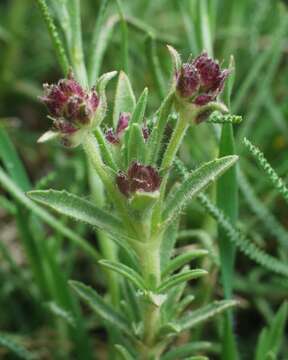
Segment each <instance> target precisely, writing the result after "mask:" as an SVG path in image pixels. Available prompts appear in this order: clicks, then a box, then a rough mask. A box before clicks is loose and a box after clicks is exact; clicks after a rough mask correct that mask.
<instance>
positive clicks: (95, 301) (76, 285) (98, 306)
mask: <svg viewBox="0 0 288 360" xmlns="http://www.w3.org/2000/svg"><path fill="white" fill-rule="evenodd" d="M69 284H70V285H71V287H72V288H73V290H75V292H76V293H77V295H79V297H80V298H81V299H82V300H84V301H85V302H86V304H88V305H89V306H90V307H91V308H92V309H93V310H94V311H95V312H96V313H97V314H98V316H99V317H100V318H101V319H103V320H105V321H107V322H109V323H110V324H111V325H112V326H116V327H117V328H118V329H119V330H121V331H123V332H124V333H126V334H130V329H129V325H128V323H127V322H126V320H125V318H123V317H122V316H121V315H120V314H119V313H117V312H116V311H115V310H113V309H112V307H110V306H109V305H108V304H106V303H105V301H104V300H103V299H102V298H101V296H99V295H98V294H97V292H96V291H95V290H93V289H92V288H91V287H89V286H86V285H84V284H82V283H80V282H78V281H69Z"/></svg>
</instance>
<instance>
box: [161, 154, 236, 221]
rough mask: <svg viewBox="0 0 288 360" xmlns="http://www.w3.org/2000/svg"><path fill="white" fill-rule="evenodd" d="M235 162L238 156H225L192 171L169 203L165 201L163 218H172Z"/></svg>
mask: <svg viewBox="0 0 288 360" xmlns="http://www.w3.org/2000/svg"><path fill="white" fill-rule="evenodd" d="M237 160H238V156H225V157H222V158H220V159H216V160H213V161H210V162H208V163H206V164H204V165H203V166H201V167H200V168H199V169H197V170H195V171H193V172H192V173H191V174H190V175H188V176H187V178H186V179H185V180H184V182H183V184H182V185H181V186H180V187H179V188H178V189H177V190H176V192H175V194H174V196H172V197H170V198H169V201H167V204H166V207H165V210H164V212H163V218H164V219H171V218H173V217H174V216H175V215H176V214H178V213H179V211H180V210H181V209H182V208H183V207H184V206H185V205H186V203H187V202H188V201H189V200H191V199H192V198H193V197H194V196H195V195H197V194H198V193H199V192H200V191H203V190H204V189H205V188H206V187H207V186H208V185H209V184H211V183H212V182H213V181H215V179H216V178H217V177H218V176H220V175H221V174H222V173H223V172H224V171H226V170H227V169H228V168H229V167H231V166H232V165H234V164H235V162H236V161H237Z"/></svg>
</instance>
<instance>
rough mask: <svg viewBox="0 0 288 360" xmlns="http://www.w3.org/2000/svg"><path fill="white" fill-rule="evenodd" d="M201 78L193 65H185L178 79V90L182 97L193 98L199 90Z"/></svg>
mask: <svg viewBox="0 0 288 360" xmlns="http://www.w3.org/2000/svg"><path fill="white" fill-rule="evenodd" d="M199 86H200V76H199V73H198V71H197V69H196V67H195V66H194V65H193V64H189V63H185V64H183V66H182V68H181V71H180V76H179V78H178V83H177V88H178V91H179V93H180V94H181V96H182V97H184V98H187V97H191V96H193V95H194V94H195V93H196V92H197V91H198V89H199Z"/></svg>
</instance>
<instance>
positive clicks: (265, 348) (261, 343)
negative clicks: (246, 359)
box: [255, 302, 287, 360]
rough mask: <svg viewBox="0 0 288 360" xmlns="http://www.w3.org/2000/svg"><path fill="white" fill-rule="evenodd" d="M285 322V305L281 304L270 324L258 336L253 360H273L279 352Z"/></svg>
mask: <svg viewBox="0 0 288 360" xmlns="http://www.w3.org/2000/svg"><path fill="white" fill-rule="evenodd" d="M286 320H287V303H286V302H285V303H283V304H282V306H281V307H280V309H279V310H278V312H277V314H276V315H275V317H274V318H273V320H272V322H271V324H269V326H267V327H265V328H264V329H263V330H262V331H261V333H260V336H259V339H258V343H257V348H256V354H255V360H261V359H273V358H275V359H276V357H277V354H278V353H279V350H280V345H281V342H282V338H283V334H284V331H285V324H286Z"/></svg>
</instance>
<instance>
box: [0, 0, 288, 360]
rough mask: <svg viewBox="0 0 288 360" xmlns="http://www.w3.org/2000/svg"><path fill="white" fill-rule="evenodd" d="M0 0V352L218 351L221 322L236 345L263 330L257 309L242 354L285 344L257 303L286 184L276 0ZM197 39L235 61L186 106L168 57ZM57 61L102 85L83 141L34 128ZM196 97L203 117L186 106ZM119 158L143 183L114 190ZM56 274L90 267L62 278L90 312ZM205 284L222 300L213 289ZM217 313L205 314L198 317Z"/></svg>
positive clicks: (177, 61)
mask: <svg viewBox="0 0 288 360" xmlns="http://www.w3.org/2000/svg"><path fill="white" fill-rule="evenodd" d="M37 6H38V8H37ZM0 13H1V15H2V20H3V21H1V26H0V53H1V59H0V113H1V115H0V122H1V126H0V160H1V165H2V166H3V168H2V167H1V168H0V184H1V189H0V192H1V194H0V207H1V211H0V227H1V240H0V261H1V264H2V263H3V266H1V270H0V281H1V284H2V286H1V291H0V305H1V308H3V309H5V311H2V312H1V314H0V327H1V329H2V331H3V333H2V334H1V336H0V345H1V346H0V347H1V348H2V351H3V354H4V355H3V356H4V357H5V356H6V352H7V357H9V358H10V357H11V358H12V357H13V358H14V357H15V358H16V357H19V358H21V357H22V358H38V357H42V355H43V354H44V355H43V356H45V355H46V353H51V351H52V353H53V356H55V357H56V358H61V359H66V358H67V359H68V358H69V359H70V358H73V359H74V358H75V359H78V358H79V359H80V358H81V359H82V358H83V359H84V358H85V360H86V359H87V360H89V359H92V358H93V359H94V358H97V359H99V360H101V359H102V357H103V358H104V357H105V358H109V359H116V358H117V359H118V358H119V359H124V360H131V359H136V358H137V359H138V358H139V360H140V359H141V360H144V359H145V360H146V359H149V360H150V359H153V360H160V359H161V360H162V359H164V360H165V359H166V360H167V359H168V360H169V359H176V358H177V359H178V358H179V359H194V360H197V359H198V360H200V359H206V357H205V356H204V354H205V355H206V354H207V356H208V355H209V356H211V358H215V359H216V358H223V359H228V360H232V359H233V360H234V359H235V358H236V357H237V355H236V351H235V349H236V346H234V343H235V341H234V339H233V337H234V335H233V333H234V325H233V324H234V322H235V323H236V324H239V326H238V325H237V346H238V344H239V348H240V349H245V354H246V356H247V357H249V358H252V357H253V355H252V354H253V353H254V351H255V347H254V346H253V341H251V339H255V338H256V336H257V333H258V332H260V331H261V330H260V329H258V327H257V326H256V325H255V324H256V323H255V324H254V323H253V326H251V321H252V319H254V317H257V319H258V318H260V317H263V318H265V319H266V321H267V323H268V325H267V327H266V328H265V329H263V330H262V332H261V333H260V335H259V340H258V345H257V349H256V352H255V359H257V360H260V359H261V360H262V359H263V360H265V359H276V358H278V357H279V358H282V357H285V355H286V353H285V347H284V346H283V347H282V346H281V345H282V342H283V345H285V346H286V345H287V344H286V343H287V336H286V334H285V331H284V327H285V321H286V312H287V309H286V307H287V306H286V304H283V305H282V307H281V308H280V309H279V311H278V313H277V314H276V315H275V316H274V315H273V313H274V309H275V307H276V306H278V305H279V304H280V303H282V302H283V300H284V299H285V294H286V293H287V289H288V288H287V284H286V276H287V274H288V270H287V269H288V267H287V265H286V264H287V259H288V254H287V244H288V242H287V236H288V232H287V229H286V227H287V226H286V222H285V219H286V217H285V204H284V205H283V203H282V202H281V198H279V196H278V194H280V195H282V197H283V198H284V200H285V201H286V200H287V199H288V197H287V194H288V191H287V186H286V178H285V176H286V175H285V174H286V173H287V168H288V162H287V159H286V156H285V152H286V147H287V139H288V138H287V135H288V127H287V122H286V117H287V116H286V112H287V106H286V103H285V79H286V78H287V66H286V63H285V61H284V60H283V59H284V58H283V56H284V54H285V51H286V48H285V46H286V42H285V41H286V40H285V39H286V38H287V23H288V22H287V21H288V16H287V6H286V1H284V0H279V1H274V2H273V1H269V0H263V1H262V2H259V1H257V0H251V1H248V0H243V1H233V2H231V1H228V0H217V1H214V0H212V1H211V0H203V1H198V0H195V1H174V2H173V1H172V2H169V1H166V0H155V1H150V2H149V1H144V0H142V1H140V0H139V1H128V0H117V1H114V2H113V1H112V2H109V1H107V0H101V1H98V2H95V1H93V0H82V1H80V0H71V1H70V0H61V1H60V0H59V1H58V0H36V1H35V2H34V3H33V2H31V3H30V2H24V1H19V0H10V1H4V2H2V3H1V4H0ZM268 14H269V16H268ZM43 24H44V25H46V29H45V26H43ZM49 41H50V42H51V45H52V46H50V45H49ZM166 44H169V45H168V51H167V49H166V48H165V45H166ZM171 45H172V46H173V47H172V46H171ZM216 45H217V46H216ZM176 49H177V50H176ZM204 50H206V51H207V52H208V53H209V55H210V56H212V55H213V53H214V52H215V54H216V57H217V58H218V59H219V64H220V65H221V68H223V67H225V64H227V63H228V61H227V60H228V59H229V56H230V54H234V57H235V62H236V64H237V71H236V72H235V71H233V72H231V73H230V74H229V77H228V79H227V80H226V85H225V88H224V91H223V94H222V95H221V97H222V101H223V102H219V99H215V100H216V101H215V102H210V103H209V104H208V105H206V106H204V107H200V108H197V107H195V106H194V105H193V104H192V100H193V99H192V98H190V99H181V101H180V100H179V93H178V92H177V93H175V89H176V86H177V79H178V78H179V75H180V71H181V66H182V59H183V60H184V59H185V62H190V59H192V55H190V54H191V52H192V54H193V57H196V56H197V55H198V54H200V52H201V51H204ZM169 53H170V57H169ZM180 54H181V56H180ZM189 56H190V58H189ZM187 58H188V60H186V59H187ZM56 62H57V63H58V65H59V66H58V70H57V67H56V65H57V64H56ZM171 63H172V65H171ZM222 64H224V66H222ZM86 65H87V66H86ZM234 68H235V64H234V58H233V57H230V65H229V69H230V70H232V69H233V70H234ZM70 69H71V70H73V72H74V75H75V78H76V79H77V81H79V83H80V84H81V86H83V87H87V88H88V86H89V88H91V87H92V86H95V88H96V91H97V93H98V96H99V98H100V103H101V107H100V108H99V110H100V111H97V116H95V118H94V119H93V121H94V122H95V123H97V125H98V127H97V129H94V131H93V134H92V133H89V136H88V137H87V139H84V142H83V148H84V150H85V155H86V158H84V156H83V153H82V152H81V151H78V149H76V150H75V149H67V150H65V149H63V148H60V147H59V146H57V145H55V143H54V144H53V143H52V142H51V143H49V144H38V145H37V146H36V144H35V139H37V138H39V133H40V131H43V129H47V128H48V126H49V125H48V123H49V124H50V123H51V120H52V119H49V120H47V122H45V121H43V122H41V121H39V119H40V118H43V117H44V116H43V112H44V111H43V110H44V109H41V107H40V106H38V105H37V102H38V100H37V98H38V96H39V95H41V94H40V88H41V84H42V83H46V82H49V83H53V82H57V80H58V78H59V77H61V75H60V74H61V73H62V77H63V75H64V76H67V73H68V71H69V70H70ZM114 69H116V70H121V71H120V73H119V76H118V80H117V84H114V83H113V82H111V84H110V83H109V88H108V89H106V85H107V83H108V81H109V80H110V79H112V78H113V77H114V76H115V75H116V72H115V71H111V70H114ZM102 73H104V75H102V76H100V74H102ZM131 83H132V84H133V89H132V86H131ZM114 85H116V88H115V89H114V87H115V86H114ZM144 87H145V89H144V91H143V88H144ZM148 89H149V99H148ZM134 90H135V94H137V97H136V96H135V95H134ZM202 90H203V89H200V92H201V91H202ZM141 92H142V93H141ZM138 94H141V95H140V96H139V97H138ZM136 99H138V101H137V102H136ZM74 100H75V99H74ZM148 100H149V101H148ZM113 101H114V109H113ZM224 104H225V105H224ZM228 109H229V112H228ZM66 110H68V109H66ZM230 111H231V113H230ZM232 111H233V112H236V113H237V114H239V115H235V114H234V113H233V112H232ZM122 112H129V113H130V114H131V118H130V122H129V126H128V127H127V128H126V129H125V130H124V131H123V133H121V134H120V136H119V142H118V143H117V144H112V143H110V142H109V141H107V138H106V134H105V133H106V131H107V128H108V127H110V126H111V125H110V124H111V123H112V124H113V128H114V130H116V128H117V123H118V120H119V115H120V114H121V113H122ZM222 112H223V113H222ZM197 114H198V115H199V114H201V116H203V117H202V118H201V119H202V120H203V119H204V116H206V115H207V119H206V120H205V121H203V123H201V124H200V123H199V124H198V121H199V117H198V115H197ZM102 119H104V121H103V123H101V124H100V122H101V121H102ZM242 119H243V120H245V121H243V122H242ZM66 120H67V119H66ZM196 120H197V121H196ZM61 121H63V119H61ZM196 123H197V125H196ZM232 125H237V130H236V132H235V134H236V136H235V137H234V135H233V131H232ZM146 126H147V128H148V129H149V137H148V138H147V139H146V138H144V136H143V127H146ZM53 130H54V132H51V131H50V132H47V133H46V134H45V135H44V138H45V137H46V138H47V136H49V134H50V135H51V133H52V134H55V129H53ZM8 134H9V136H8ZM145 135H147V133H145ZM244 135H246V136H249V138H251V139H253V142H255V144H259V148H261V150H263V153H265V154H267V159H269V162H271V164H273V167H272V166H271V165H270V164H269V162H268V161H267V160H266V158H265V157H264V155H263V153H262V152H261V151H260V150H259V149H258V148H257V147H256V146H255V145H253V144H252V143H251V142H250V141H249V140H247V139H246V138H245V139H244V145H245V147H246V148H247V149H248V151H249V154H251V155H252V157H253V159H255V160H256V162H257V164H258V165H259V166H255V163H254V162H251V161H248V159H247V152H246V153H244V152H242V150H243V147H240V144H241V143H242V138H243V136H244ZM10 136H11V138H12V139H13V143H15V145H16V148H17V151H16V149H15V148H14V145H13V143H12V141H11V140H10ZM41 139H42V140H43V136H42V137H41ZM51 140H52V139H51ZM55 140H57V139H54V141H55ZM234 142H235V144H234ZM235 149H237V154H238V155H239V157H240V158H241V171H238V170H240V169H237V174H236V166H234V163H235V161H236V157H233V155H234V154H236V150H235ZM217 154H219V155H218V156H219V158H220V159H217V160H213V159H215V157H216V156H217ZM227 155H228V157H227ZM231 155H232V157H230V156H231ZM265 156H266V155H265ZM177 157H179V159H181V160H183V163H182V161H179V160H177ZM133 160H136V161H138V162H141V163H143V164H145V165H147V166H148V165H149V166H153V168H154V170H155V171H156V172H158V173H159V176H160V178H161V186H160V187H159V189H157V190H156V191H153V192H144V191H142V190H140V191H136V192H135V193H133V194H129V195H127V194H125V195H124V194H123V192H122V191H119V187H118V186H117V177H118V176H119V175H120V174H121V173H120V171H123V172H124V173H125V174H127V172H128V169H129V166H130V163H131V162H132V161H133ZM184 163H185V164H186V165H187V168H188V169H193V171H190V170H189V171H186V166H184V165H183V164H184ZM225 163H226V164H225ZM199 164H200V166H199ZM201 164H204V165H202V166H201ZM174 165H175V166H174ZM51 166H52V168H53V170H51ZM26 169H27V170H26ZM175 170H176V171H175ZM148 173H149V171H148ZM122 175H123V173H122ZM146 175H147V174H146ZM220 175H221V177H220ZM144 177H145V176H144ZM88 178H89V182H88V181H87V180H88ZM39 179H40V180H39ZM216 179H217V183H216V185H217V197H216V192H214V188H213V187H212V186H211V187H210V188H209V192H207V193H206V195H204V193H203V191H204V190H205V189H206V187H207V186H208V185H210V184H212V183H215V180H216ZM137 181H140V182H141V181H144V182H145V181H146V180H145V179H137ZM269 183H270V184H272V186H269ZM138 184H139V183H138ZM134 185H135V183H134ZM146 185H147V184H146ZM130 186H131V184H130ZM238 186H239V189H240V191H241V194H242V195H243V196H241V197H240V198H239V203H238V200H237V187H238ZM47 187H52V188H55V189H57V190H49V191H45V190H43V189H45V188H47ZM32 188H33V189H34V190H36V191H33V192H31V193H30V190H31V189H32ZM59 189H67V191H65V192H61V191H59ZM26 192H29V194H31V196H32V197H33V199H34V198H35V202H34V200H33V201H32V199H30V198H29V197H27V196H26ZM132 192H133V191H132ZM74 194H75V195H74ZM76 194H80V195H77V196H76ZM83 194H89V195H88V196H89V198H88V200H87V197H86V196H85V198H84V197H83ZM194 198H196V200H198V202H197V201H191V200H193V199H194ZM36 202H38V203H39V204H40V205H38V204H37V203H36ZM215 203H216V205H215ZM42 205H43V207H42ZM199 205H200V206H199ZM45 206H48V210H46V209H45ZM238 208H239V214H240V216H239V217H238ZM49 209H51V210H52V211H53V212H54V211H56V212H57V214H56V215H54V214H53V215H51V214H50V213H49V212H48V211H49ZM62 215H64V216H62ZM211 216H212V217H213V218H214V219H215V220H216V222H214V221H211V220H212V219H211ZM69 218H70V219H72V220H76V221H70V219H69ZM87 224H88V225H91V226H92V227H93V228H95V229H96V231H95V232H94V231H91V229H90V228H89V226H86V225H87ZM46 225H48V227H46ZM66 240H68V241H66ZM112 240H113V241H114V242H112ZM19 244H20V247H19ZM202 248H204V249H207V251H205V250H202ZM235 248H237V249H239V253H237V262H236V263H235V264H234V254H235ZM80 251H81V253H80ZM82 252H83V254H82ZM241 253H242V254H241ZM206 254H207V256H204V255H206ZM83 255H84V256H83ZM86 255H88V256H86ZM243 255H247V257H245V256H243ZM100 259H101V260H100ZM249 259H251V260H253V262H251V261H249ZM99 260H100V261H99ZM98 267H101V269H100V270H101V271H100V272H99V271H97V269H98ZM95 268H96V271H95ZM198 268H199V269H198ZM202 268H203V269H205V270H202ZM102 270H103V271H102ZM219 270H220V271H219ZM220 273H221V274H222V275H221V276H222V279H221V281H219V280H220ZM204 274H206V276H205V277H204V276H203V277H202V275H204ZM198 277H201V279H200V278H199V280H198V281H192V279H193V278H195V279H196V278H198ZM69 278H77V279H80V280H81V281H84V282H86V283H90V284H92V283H93V287H94V288H95V291H94V290H92V288H89V287H87V286H85V285H83V284H82V283H78V282H72V284H73V285H72V287H73V289H74V292H75V291H76V294H78V295H79V296H80V299H82V300H83V302H84V303H87V304H88V305H89V306H90V307H91V308H92V310H93V309H94V312H95V314H96V317H94V315H93V314H91V313H90V312H87V311H83V315H81V314H80V309H79V306H78V302H77V300H78V298H77V297H76V296H75V295H76V294H75V293H74V292H72V291H71V292H70V289H69V287H68V284H67V279H69ZM190 280H191V281H190ZM232 290H233V294H234V293H235V294H237V295H236V296H237V298H239V299H240V302H242V301H243V304H244V305H245V306H243V309H242V310H241V316H239V314H238V313H237V312H236V313H234V312H233V313H232V310H233V308H234V305H236V302H235V301H234V300H233V296H232ZM100 294H101V295H100ZM221 294H223V297H224V299H225V300H224V301H221V300H220V301H219V302H216V303H214V302H213V299H215V297H217V298H219V296H220V297H221ZM242 299H243V300H242ZM229 301H230V302H229ZM42 304H43V305H44V306H42ZM27 309H28V310H29V311H27ZM224 311H225V312H224ZM47 312H49V313H47ZM218 313H219V314H220V313H223V315H222V317H221V319H219V323H218V322H217V323H216V324H215V322H213V323H212V322H211V324H210V323H208V322H206V320H209V319H212V320H213V319H215V317H216V315H217V314H218ZM232 314H233V316H232ZM49 315H50V316H49ZM234 318H235V320H234ZM99 320H100V321H99ZM215 325H218V326H217V327H215ZM11 329H17V334H16V333H15V334H14V333H13V335H12V333H11V332H10V331H11ZM87 332H88V333H89V334H87ZM181 332H184V333H182V334H181ZM23 334H25V340H23V341H22V336H23ZM26 334H27V336H26ZM35 335H37V336H35ZM88 335H89V336H88ZM89 338H91V339H92V340H93V341H92V342H91V344H92V347H91V346H90V344H89V341H88V339H89ZM23 339H24V338H23ZM202 340H209V343H207V342H206V341H204V342H203V341H202ZM210 341H211V343H210ZM22 343H23V344H24V347H26V344H27V345H28V346H27V348H29V349H30V348H31V349H33V354H30V352H29V351H27V350H26V349H25V348H24V347H23V348H22ZM20 344H21V345H20ZM223 344H224V346H223ZM2 351H1V355H2ZM10 353H11V354H10ZM34 353H35V354H37V356H35V355H34ZM197 354H201V355H197ZM1 355H0V356H1ZM240 355H241V357H242V353H240Z"/></svg>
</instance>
